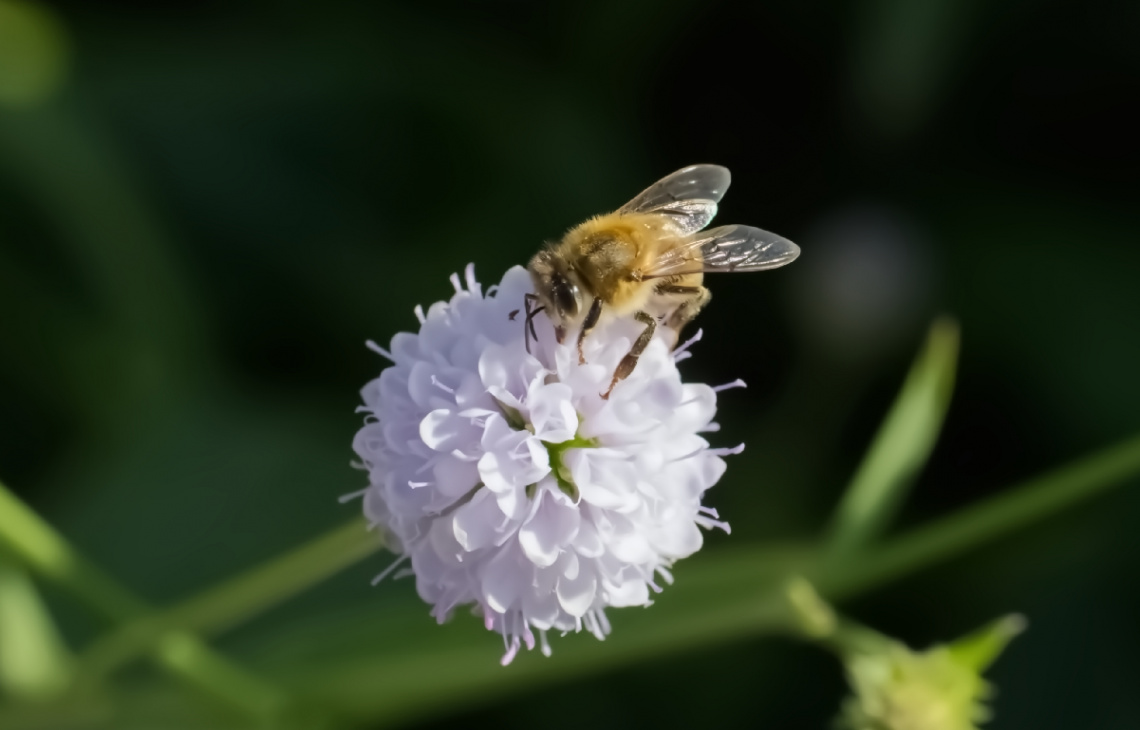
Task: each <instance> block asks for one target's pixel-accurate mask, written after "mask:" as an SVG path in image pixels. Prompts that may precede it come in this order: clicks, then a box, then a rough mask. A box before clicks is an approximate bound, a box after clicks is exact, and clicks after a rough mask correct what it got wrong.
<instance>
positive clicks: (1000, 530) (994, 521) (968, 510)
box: [817, 435, 1140, 597]
mask: <svg viewBox="0 0 1140 730" xmlns="http://www.w3.org/2000/svg"><path fill="white" fill-rule="evenodd" d="M1138 472H1140V435H1138V436H1133V437H1131V438H1129V439H1126V440H1125V441H1123V442H1121V443H1119V444H1117V445H1116V446H1111V447H1109V448H1107V449H1105V450H1103V451H1101V452H1099V453H1096V454H1093V455H1092V456H1087V457H1085V458H1083V459H1081V460H1079V461H1077V462H1076V463H1073V464H1070V465H1068V466H1064V467H1061V468H1060V469H1058V470H1056V471H1054V472H1051V473H1049V474H1045V475H1044V476H1040V477H1036V478H1033V479H1030V480H1029V481H1027V482H1025V483H1023V484H1020V485H1018V486H1015V487H1010V488H1009V489H1006V490H1003V491H1002V492H1001V493H1000V494H997V495H995V496H993V497H990V498H988V499H986V500H983V501H982V502H980V503H978V504H975V505H972V506H970V507H965V508H963V509H961V510H959V511H957V512H955V513H954V514H951V515H949V516H947V517H943V518H941V519H938V520H935V521H933V522H932V523H930V524H927V525H924V526H921V527H918V528H915V529H913V530H911V531H910V532H909V533H906V534H904V535H901V536H899V537H897V538H895V539H894V540H891V541H889V542H888V543H887V544H885V545H884V546H882V547H880V548H874V549H871V550H869V551H868V552H867V554H866V556H865V558H864V559H861V560H857V561H853V562H852V563H851V564H848V565H844V566H843V569H842V570H835V571H830V572H829V574H828V575H827V576H826V588H821V590H824V591H825V592H826V593H827V594H828V595H829V596H832V597H836V596H840V595H846V594H847V593H854V592H863V591H865V590H867V589H869V588H871V587H874V586H876V585H879V584H881V583H887V582H889V581H891V580H894V579H895V578H898V577H901V576H903V575H906V574H908V573H911V572H913V571H915V570H918V569H919V568H925V567H928V566H930V565H933V564H936V563H939V562H942V561H945V560H947V559H949V558H952V557H954V556H955V555H958V554H959V553H962V552H965V551H966V550H968V549H972V548H974V547H977V546H979V545H981V544H983V543H986V542H989V541H991V540H995V539H997V538H999V537H1002V536H1003V535H1007V534H1009V533H1011V532H1014V531H1015V530H1017V529H1020V528H1022V527H1025V526H1026V525H1029V524H1030V523H1033V522H1036V521H1038V520H1040V519H1043V518H1045V517H1048V516H1050V515H1053V514H1056V513H1058V512H1061V511H1063V510H1064V509H1066V508H1067V507H1071V506H1073V505H1075V504H1077V503H1079V502H1081V501H1083V500H1086V499H1089V498H1091V497H1094V496H1096V495H1097V494H1100V493H1101V492H1103V491H1106V490H1107V489H1109V488H1110V487H1114V486H1117V485H1119V484H1121V483H1122V482H1125V481H1126V480H1129V479H1133V478H1135V477H1136V475H1137V473H1138ZM817 585H819V583H817Z"/></svg>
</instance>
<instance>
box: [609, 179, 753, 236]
mask: <svg viewBox="0 0 1140 730" xmlns="http://www.w3.org/2000/svg"><path fill="white" fill-rule="evenodd" d="M730 182H732V176H731V175H730V174H729V172H728V168H726V167H721V166H720V165H690V166H689V167H686V168H683V169H681V170H677V171H676V172H674V173H673V174H671V175H667V176H665V177H663V178H661V179H660V180H658V181H657V182H655V183H653V184H652V185H650V186H649V187H648V188H646V189H645V190H643V191H642V192H641V194H639V195H638V196H637V197H635V198H634V199H633V200H631V201H629V202H628V203H626V204H625V205H623V206H622V207H621V208H619V209H618V211H617V212H618V213H623V214H628V213H659V214H661V215H664V216H668V217H669V219H670V220H672V221H673V224H674V225H675V226H676V227H677V229H678V232H679V233H680V234H681V235H686V236H687V235H689V234H691V233H696V232H697V231H699V230H701V229H702V228H704V227H705V226H707V225H708V224H709V221H711V220H712V219H713V216H715V215H716V204H717V203H718V202H720V199H721V198H723V197H724V194H725V191H727V190H728V185H729V183H730Z"/></svg>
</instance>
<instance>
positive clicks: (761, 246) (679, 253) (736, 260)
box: [642, 226, 800, 279]
mask: <svg viewBox="0 0 1140 730" xmlns="http://www.w3.org/2000/svg"><path fill="white" fill-rule="evenodd" d="M799 255H800V247H799V246H797V245H796V244H794V243H792V242H791V241H789V240H788V239H786V238H783V237H782V236H777V235H776V234H775V233H769V232H768V231H763V230H760V229H759V228H753V227H752V226H721V227H719V228H713V229H712V230H708V231H705V232H704V233H701V234H699V235H695V236H693V237H692V238H690V239H689V240H688V241H686V242H685V243H684V244H682V245H681V246H678V247H676V248H673V249H670V250H669V251H666V252H665V253H664V254H662V255H661V256H659V257H658V259H657V261H655V262H654V264H653V267H652V268H651V269H650V270H649V271H646V272H643V274H642V278H645V279H659V278H661V277H665V276H677V275H681V274H696V273H701V272H710V273H711V272H722V271H724V272H727V271H764V270H766V269H775V268H778V267H780V266H784V265H785V264H790V263H791V262H792V261H795V259H796V257H797V256H799Z"/></svg>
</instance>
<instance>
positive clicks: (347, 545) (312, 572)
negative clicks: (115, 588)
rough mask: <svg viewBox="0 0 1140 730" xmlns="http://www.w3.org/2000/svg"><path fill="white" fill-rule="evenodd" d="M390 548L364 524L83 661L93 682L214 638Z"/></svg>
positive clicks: (189, 603) (101, 644)
mask: <svg viewBox="0 0 1140 730" xmlns="http://www.w3.org/2000/svg"><path fill="white" fill-rule="evenodd" d="M383 546H384V543H383V540H382V539H381V538H380V536H379V535H377V534H376V533H375V532H370V531H369V530H368V526H367V524H366V523H365V521H364V519H363V518H359V517H358V518H354V519H353V520H351V521H349V522H348V523H346V524H344V525H342V526H340V527H338V528H336V529H334V530H332V531H331V532H329V533H326V534H325V535H322V536H320V537H318V538H316V539H314V540H312V541H310V542H308V543H306V544H305V545H302V546H301V547H299V548H297V549H295V550H293V551H291V552H289V553H286V554H285V555H282V556H280V557H278V558H275V559H273V560H271V561H269V562H268V563H266V564H264V565H261V566H258V567H256V568H253V569H251V570H249V571H247V572H245V573H242V574H240V575H237V576H235V577H233V578H230V579H229V580H226V581H224V582H222V583H221V584H219V585H217V586H215V587H214V588H211V589H209V590H206V591H204V592H203V593H199V594H198V595H196V596H194V597H192V598H190V599H187V600H186V601H183V602H182V603H180V604H178V605H176V606H174V607H172V608H169V609H167V610H164V611H161V612H151V613H149V614H148V615H145V616H140V617H137V618H136V619H135V620H134V621H132V622H130V623H129V624H126V625H124V626H121V627H119V628H118V629H117V630H115V631H114V632H112V633H111V634H109V635H108V636H106V637H104V638H102V639H100V640H99V641H97V642H96V643H95V644H94V646H92V647H91V648H90V649H89V650H88V651H87V652H86V653H85V655H84V656H83V659H82V662H81V666H82V672H83V674H84V675H85V676H87V677H97V676H103V675H105V674H107V673H109V672H111V671H112V670H114V669H115V668H117V667H120V666H122V665H123V664H125V663H127V662H129V661H130V660H132V659H134V658H136V657H138V656H140V655H142V654H144V653H146V652H147V651H148V650H152V649H153V648H154V647H155V646H156V645H158V644H159V643H160V642H161V641H162V640H163V639H164V637H168V636H170V635H171V634H173V633H177V632H181V631H193V632H195V633H200V634H206V635H212V634H216V633H218V632H221V631H225V630H226V629H228V628H231V627H233V626H234V625H236V624H239V623H242V622H244V621H248V620H249V619H251V618H253V617H254V616H256V615H258V614H259V613H261V612H263V611H265V610H267V609H269V608H271V607H272V606H275V605H277V604H278V603H281V602H282V601H284V600H286V599H288V598H290V597H292V596H294V595H296V594H298V593H300V592H301V591H303V590H305V589H307V588H311V587H312V586H314V585H316V584H317V583H319V582H321V581H323V580H325V579H326V578H328V577H330V576H332V575H335V574H336V573H338V572H340V571H341V570H343V569H345V568H347V567H348V566H350V565H353V564H354V563H356V562H358V561H359V560H361V559H362V558H365V557H367V556H369V555H372V554H373V553H375V552H376V551H377V550H379V549H380V548H382V547H383Z"/></svg>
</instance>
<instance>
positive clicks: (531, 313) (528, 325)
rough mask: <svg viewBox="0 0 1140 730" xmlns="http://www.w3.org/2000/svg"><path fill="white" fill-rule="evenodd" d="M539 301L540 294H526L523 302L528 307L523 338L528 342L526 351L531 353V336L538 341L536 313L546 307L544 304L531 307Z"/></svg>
mask: <svg viewBox="0 0 1140 730" xmlns="http://www.w3.org/2000/svg"><path fill="white" fill-rule="evenodd" d="M537 301H538V296H537V295H535V294H524V295H523V302H524V307H525V309H526V320H525V321H524V322H523V340H524V341H525V342H526V353H527V354H528V355H529V354H530V338H531V337H533V338H534V340H535V342H537V341H538V333H537V332H535V331H534V317H535V315H536V314H538V313H539V312H541V311H542V310H544V309H546V307H544V306H538V307H535V308H534V309H531V306H532V305H533V304H534V303H535V302H537Z"/></svg>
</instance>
